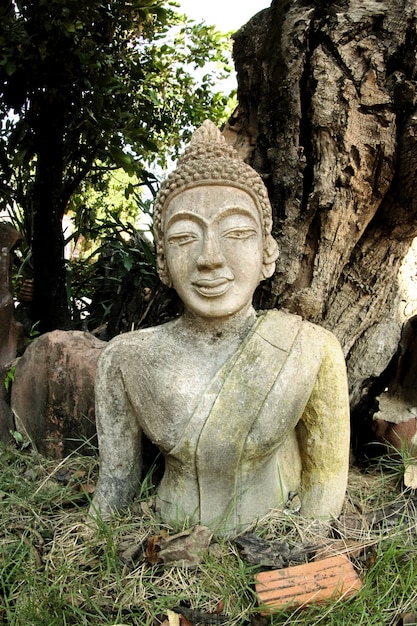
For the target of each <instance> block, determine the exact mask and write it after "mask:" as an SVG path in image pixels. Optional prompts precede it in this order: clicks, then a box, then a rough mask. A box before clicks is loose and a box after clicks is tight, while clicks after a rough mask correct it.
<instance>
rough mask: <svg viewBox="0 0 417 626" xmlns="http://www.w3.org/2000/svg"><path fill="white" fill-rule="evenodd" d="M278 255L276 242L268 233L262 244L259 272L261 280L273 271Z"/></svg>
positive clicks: (268, 276)
mask: <svg viewBox="0 0 417 626" xmlns="http://www.w3.org/2000/svg"><path fill="white" fill-rule="evenodd" d="M278 257H279V250H278V244H277V242H276V241H275V239H274V238H273V237H272V235H268V236H267V239H266V241H265V246H264V257H263V265H262V272H261V280H265V279H266V278H270V277H271V276H272V274H273V273H274V272H275V262H276V260H277V258H278Z"/></svg>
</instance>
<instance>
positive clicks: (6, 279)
mask: <svg viewBox="0 0 417 626" xmlns="http://www.w3.org/2000/svg"><path fill="white" fill-rule="evenodd" d="M21 238H22V237H21V235H20V233H18V232H17V230H15V229H14V228H12V227H11V226H10V225H9V224H4V223H0V441H3V442H4V443H6V442H8V441H9V440H10V430H12V429H13V415H12V412H11V410H10V406H9V397H8V395H9V394H8V391H7V390H6V388H5V386H4V380H5V377H6V376H7V373H8V370H9V364H10V363H11V362H12V361H13V359H15V358H16V354H17V347H18V344H19V343H20V342H21V340H22V337H23V330H22V326H21V325H20V324H18V323H17V322H16V321H15V318H14V303H13V295H12V292H11V263H12V257H11V255H12V252H13V250H14V248H15V247H16V246H17V245H18V243H19V241H20V240H21Z"/></svg>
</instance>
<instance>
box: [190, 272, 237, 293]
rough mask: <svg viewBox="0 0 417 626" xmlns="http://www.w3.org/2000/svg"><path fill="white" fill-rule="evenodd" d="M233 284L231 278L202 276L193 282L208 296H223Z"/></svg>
mask: <svg viewBox="0 0 417 626" xmlns="http://www.w3.org/2000/svg"><path fill="white" fill-rule="evenodd" d="M231 284H232V279H231V278H225V277H223V276H222V277H220V278H212V279H209V278H201V279H199V280H196V281H194V282H193V286H194V287H195V289H196V290H197V291H198V292H199V293H200V294H201V295H203V296H206V297H208V298H210V297H212V298H214V297H215V296H221V295H222V294H224V293H225V292H226V291H227V290H228V289H229V287H230V286H231Z"/></svg>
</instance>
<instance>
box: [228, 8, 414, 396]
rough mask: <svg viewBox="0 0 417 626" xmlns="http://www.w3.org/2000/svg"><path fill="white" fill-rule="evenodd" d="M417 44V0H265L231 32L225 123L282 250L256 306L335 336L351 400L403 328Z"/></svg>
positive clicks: (410, 221)
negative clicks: (231, 93) (260, 182)
mask: <svg viewBox="0 0 417 626" xmlns="http://www.w3.org/2000/svg"><path fill="white" fill-rule="evenodd" d="M416 48H417V6H416V2H415V0H338V1H336V2H331V1H328V2H325V1H324V0H322V1H319V0H316V1H314V0H274V1H273V2H272V5H271V7H270V8H269V9H266V10H265V11H262V12H261V13H259V14H258V15H257V16H255V17H254V18H252V20H251V21H250V22H249V23H248V24H246V25H245V26H244V27H243V28H242V29H241V30H240V31H238V33H237V34H236V35H235V45H234V57H235V64H236V70H237V76H238V99H239V107H238V109H237V111H236V112H235V114H234V115H233V117H232V118H231V120H230V121H229V124H228V125H227V127H226V128H225V131H224V132H225V135H226V138H227V139H228V141H229V142H231V143H233V144H234V145H235V147H237V149H238V150H239V151H240V153H241V154H242V155H243V156H244V157H245V158H246V160H247V161H248V162H249V163H250V164H251V165H252V166H253V167H255V169H256V170H257V171H258V172H260V174H261V175H262V176H263V178H264V180H265V182H266V184H267V187H268V190H269V193H270V198H271V201H272V205H273V210H274V220H275V222H274V223H275V226H274V234H275V236H276V238H277V240H278V243H279V246H280V259H279V261H278V265H277V271H276V273H275V275H274V277H273V278H272V280H271V282H270V284H269V285H267V287H266V289H264V290H263V291H262V292H261V294H260V305H261V306H264V307H268V308H269V307H272V306H280V307H285V308H287V309H289V310H291V311H293V312H296V313H299V314H301V315H303V316H304V317H305V318H306V319H309V320H311V321H313V322H316V323H319V324H321V325H324V326H325V327H327V328H329V329H330V330H332V331H333V332H334V333H335V334H336V335H337V336H338V338H339V340H340V342H341V344H342V346H343V348H344V351H345V355H346V359H347V364H348V370H349V379H350V388H351V399H352V407H353V408H355V407H356V406H357V405H358V403H359V402H360V401H361V399H362V398H363V397H364V394H366V391H367V389H369V387H370V386H371V385H372V383H373V381H374V380H375V379H376V378H377V377H378V376H379V375H380V374H381V373H382V372H383V371H384V370H385V368H386V367H387V365H388V363H389V361H390V359H391V358H392V356H393V354H394V352H395V350H396V347H397V344H398V340H399V337H400V330H401V322H402V320H401V319H400V317H399V315H398V284H397V275H398V271H399V267H400V265H401V262H402V260H403V258H404V255H405V254H406V253H407V251H408V249H409V247H410V244H411V242H412V240H413V238H414V237H415V236H416V235H417V193H416V178H417V173H416V172H417V108H416V82H415V79H416ZM414 312H415V311H414ZM412 313H413V311H411V312H410V315H411V314H412Z"/></svg>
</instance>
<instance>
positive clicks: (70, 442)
mask: <svg viewBox="0 0 417 626" xmlns="http://www.w3.org/2000/svg"><path fill="white" fill-rule="evenodd" d="M105 345H106V343H105V342H104V341H100V340H99V339H96V338H95V337H93V335H90V334H89V333H84V332H80V331H58V330H57V331H53V332H51V333H46V334H45V335H42V336H41V337H38V338H37V339H35V340H34V341H33V342H32V344H31V345H30V346H29V347H28V348H27V350H26V352H25V353H24V355H23V356H22V357H21V359H20V360H19V362H18V365H17V367H16V373H15V381H14V383H13V388H12V400H11V404H12V409H13V413H14V415H15V419H16V427H17V429H18V430H20V429H22V430H23V431H26V432H27V434H28V435H29V437H30V438H31V439H32V441H33V442H34V444H35V446H36V447H37V449H38V450H39V451H40V452H42V453H44V454H46V455H47V456H49V457H52V458H56V459H58V458H62V457H64V456H65V455H67V454H68V453H69V452H71V451H72V450H75V449H77V448H79V447H80V446H82V444H83V443H84V442H85V445H83V447H82V452H84V453H89V452H90V451H91V448H90V443H91V444H92V445H93V446H95V445H96V439H95V432H96V429H95V419H94V416H95V409H94V378H95V371H96V363H97V359H98V357H99V355H100V353H101V351H102V348H103V347H104V346H105Z"/></svg>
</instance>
